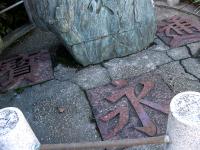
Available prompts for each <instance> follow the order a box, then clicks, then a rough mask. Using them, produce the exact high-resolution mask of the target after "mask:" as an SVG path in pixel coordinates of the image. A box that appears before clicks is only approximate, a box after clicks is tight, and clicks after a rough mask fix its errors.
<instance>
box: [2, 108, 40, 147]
mask: <svg viewBox="0 0 200 150" xmlns="http://www.w3.org/2000/svg"><path fill="white" fill-rule="evenodd" d="M0 149H1V150H39V149H40V143H39V141H38V139H37V138H36V136H35V134H34V133H33V131H32V129H31V127H30V126H29V124H28V122H27V121H26V119H25V117H24V115H23V114H22V112H21V111H20V110H19V109H17V108H13V107H9V108H4V109H1V110H0Z"/></svg>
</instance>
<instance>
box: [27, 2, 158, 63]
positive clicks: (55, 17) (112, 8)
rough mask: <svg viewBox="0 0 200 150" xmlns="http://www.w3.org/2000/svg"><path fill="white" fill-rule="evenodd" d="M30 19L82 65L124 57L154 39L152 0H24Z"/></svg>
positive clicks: (154, 27) (142, 47) (154, 20)
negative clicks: (59, 40)
mask: <svg viewBox="0 0 200 150" xmlns="http://www.w3.org/2000/svg"><path fill="white" fill-rule="evenodd" d="M24 2H25V6H26V9H27V11H28V13H29V17H30V19H31V20H32V21H33V22H34V23H36V25H38V26H39V27H41V28H43V29H48V30H50V31H52V32H54V33H55V34H56V35H57V36H58V37H59V38H60V39H61V40H62V41H63V43H64V44H65V46H66V47H67V48H68V49H69V51H70V53H71V54H72V55H73V56H74V58H75V59H76V60H77V61H78V62H80V63H81V64H83V65H89V64H94V63H99V62H102V61H103V60H108V59H111V58H114V57H122V56H126V55H129V54H132V53H135V52H137V51H139V50H142V49H144V48H146V47H147V46H148V45H149V44H150V43H151V42H152V41H153V39H154V35H155V31H156V19H155V13H154V6H153V0H24Z"/></svg>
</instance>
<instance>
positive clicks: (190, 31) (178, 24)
mask: <svg viewBox="0 0 200 150" xmlns="http://www.w3.org/2000/svg"><path fill="white" fill-rule="evenodd" d="M156 35H157V36H158V37H159V38H160V39H161V40H162V41H164V42H165V43H166V44H167V45H169V46H170V47H171V48H175V47H180V46H184V45H186V44H188V43H192V42H197V41H200V22H199V21H197V20H192V19H191V18H184V17H183V16H177V15H175V16H173V17H170V18H167V19H164V20H162V21H159V22H158V30H157V33H156Z"/></svg>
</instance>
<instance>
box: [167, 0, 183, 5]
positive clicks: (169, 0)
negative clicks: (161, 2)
mask: <svg viewBox="0 0 200 150" xmlns="http://www.w3.org/2000/svg"><path fill="white" fill-rule="evenodd" d="M179 3H180V0H167V4H168V5H169V6H176V5H178V4H179Z"/></svg>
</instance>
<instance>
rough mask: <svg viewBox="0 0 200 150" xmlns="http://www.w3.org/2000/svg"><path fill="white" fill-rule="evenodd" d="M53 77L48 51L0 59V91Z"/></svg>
mask: <svg viewBox="0 0 200 150" xmlns="http://www.w3.org/2000/svg"><path fill="white" fill-rule="evenodd" d="M50 79H53V70H52V64H51V58H50V54H49V52H48V51H41V52H36V53H31V54H19V55H15V56H13V57H11V58H9V59H6V60H3V61H0V91H1V92H5V91H7V90H9V89H14V88H18V87H23V86H29V85H34V84H38V83H41V82H44V81H47V80H50Z"/></svg>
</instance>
